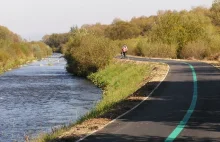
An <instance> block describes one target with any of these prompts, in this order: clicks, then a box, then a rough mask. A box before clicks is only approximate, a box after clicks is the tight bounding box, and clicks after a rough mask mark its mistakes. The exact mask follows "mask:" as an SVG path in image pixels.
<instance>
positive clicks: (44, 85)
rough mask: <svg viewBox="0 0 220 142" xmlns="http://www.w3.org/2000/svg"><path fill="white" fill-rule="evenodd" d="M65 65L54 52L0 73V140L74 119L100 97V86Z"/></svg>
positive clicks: (7, 140)
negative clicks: (67, 68) (72, 73)
mask: <svg viewBox="0 0 220 142" xmlns="http://www.w3.org/2000/svg"><path fill="white" fill-rule="evenodd" d="M65 66H66V61H65V59H64V58H63V57H62V55H61V54H53V55H52V56H51V57H49V58H46V59H43V60H41V61H36V62H33V63H30V64H27V65H25V66H23V67H20V68H18V69H14V70H11V71H8V72H6V73H4V74H2V75H0V142H14V141H17V142H23V141H24V136H26V135H27V136H29V137H35V136H37V135H38V134H39V133H42V132H50V131H51V129H52V128H54V127H60V126H62V125H67V124H69V123H72V122H75V121H76V119H77V118H79V117H80V116H82V115H84V114H85V113H87V112H88V111H89V110H91V108H92V107H94V105H95V104H96V103H97V101H99V100H100V98H101V93H102V92H101V90H100V89H98V88H97V87H95V86H94V85H93V84H92V83H90V82H89V81H87V80H85V79H82V78H78V77H74V76H72V75H71V74H69V73H67V72H66V70H65Z"/></svg>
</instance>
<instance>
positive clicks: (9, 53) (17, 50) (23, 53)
mask: <svg viewBox="0 0 220 142" xmlns="http://www.w3.org/2000/svg"><path fill="white" fill-rule="evenodd" d="M51 53H52V52H51V49H50V48H49V46H47V45H46V44H44V43H42V42H25V41H23V40H22V39H21V37H20V36H19V35H17V34H15V33H13V32H11V31H10V30H9V29H8V28H6V27H3V26H0V73H2V72H4V71H6V70H7V69H10V68H13V67H17V66H18V65H21V64H24V63H25V62H27V61H30V60H33V59H41V58H43V57H46V56H48V55H50V54H51Z"/></svg>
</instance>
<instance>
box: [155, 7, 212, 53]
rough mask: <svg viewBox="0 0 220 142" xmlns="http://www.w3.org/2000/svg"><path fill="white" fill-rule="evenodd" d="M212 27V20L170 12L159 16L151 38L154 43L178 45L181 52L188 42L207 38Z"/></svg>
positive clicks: (197, 15)
mask: <svg viewBox="0 0 220 142" xmlns="http://www.w3.org/2000/svg"><path fill="white" fill-rule="evenodd" d="M211 27H212V25H211V21H210V19H209V18H208V17H205V16H203V15H199V14H197V13H178V12H169V11H168V12H165V13H163V14H161V15H158V17H157V21H156V24H155V25H154V27H153V29H152V32H151V36H152V40H154V41H158V42H163V43H167V44H177V45H178V47H179V49H178V52H180V51H181V49H182V48H183V47H184V46H185V45H186V44H187V43H188V42H192V41H196V40H198V39H201V40H202V39H205V38H207V37H208V36H209V34H210V33H212V28H211Z"/></svg>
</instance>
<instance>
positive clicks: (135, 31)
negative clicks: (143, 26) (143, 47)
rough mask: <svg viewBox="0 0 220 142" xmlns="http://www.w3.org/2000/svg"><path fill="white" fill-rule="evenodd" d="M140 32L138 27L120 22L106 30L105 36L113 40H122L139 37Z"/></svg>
mask: <svg viewBox="0 0 220 142" xmlns="http://www.w3.org/2000/svg"><path fill="white" fill-rule="evenodd" d="M140 32H141V30H140V29H139V28H138V26H137V25H135V24H132V23H129V22H124V21H119V22H116V23H114V24H112V25H110V26H108V27H107V28H106V30H105V35H106V37H108V38H110V39H112V40H117V39H119V40H122V39H129V38H134V37H137V36H139V35H140Z"/></svg>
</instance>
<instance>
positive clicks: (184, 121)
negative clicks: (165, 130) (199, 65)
mask: <svg viewBox="0 0 220 142" xmlns="http://www.w3.org/2000/svg"><path fill="white" fill-rule="evenodd" d="M185 64H187V65H189V67H190V68H191V70H192V76H193V97H192V102H191V105H190V107H189V109H188V110H187V113H186V114H185V116H184V118H183V119H182V121H180V123H179V125H178V126H177V127H176V128H175V129H174V130H173V132H172V133H171V134H170V135H169V136H168V137H167V139H166V140H165V142H172V141H174V140H175V139H176V138H177V137H178V135H179V134H180V133H181V132H182V131H183V129H184V127H185V126H186V124H187V122H188V121H189V119H190V117H191V115H192V113H193V111H194V109H195V107H196V102H197V96H198V91H197V90H198V87H197V76H196V72H195V69H194V67H193V66H192V65H191V64H188V63H185Z"/></svg>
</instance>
